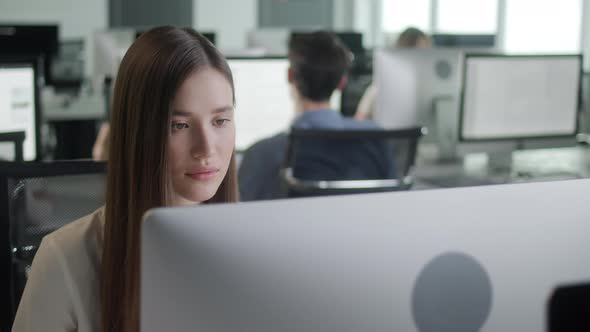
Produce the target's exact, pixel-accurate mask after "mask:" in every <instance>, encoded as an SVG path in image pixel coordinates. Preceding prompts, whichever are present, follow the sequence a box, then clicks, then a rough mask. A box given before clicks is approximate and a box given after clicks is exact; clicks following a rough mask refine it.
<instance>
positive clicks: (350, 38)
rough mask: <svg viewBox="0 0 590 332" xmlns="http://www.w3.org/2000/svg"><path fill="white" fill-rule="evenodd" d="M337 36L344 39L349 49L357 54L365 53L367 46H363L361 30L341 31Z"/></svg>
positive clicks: (343, 41)
mask: <svg viewBox="0 0 590 332" xmlns="http://www.w3.org/2000/svg"><path fill="white" fill-rule="evenodd" d="M335 34H336V36H337V37H338V38H339V39H340V40H341V41H342V43H343V44H344V45H346V47H348V49H349V50H350V51H351V52H352V53H354V54H355V55H356V54H360V53H363V52H364V51H365V47H364V46H363V34H362V33H360V32H354V31H341V32H336V33H335Z"/></svg>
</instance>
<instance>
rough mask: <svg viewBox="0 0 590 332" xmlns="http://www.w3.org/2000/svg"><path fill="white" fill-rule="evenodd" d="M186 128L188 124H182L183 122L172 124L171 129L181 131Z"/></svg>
mask: <svg viewBox="0 0 590 332" xmlns="http://www.w3.org/2000/svg"><path fill="white" fill-rule="evenodd" d="M185 128H188V124H186V123H184V122H176V123H173V124H172V129H174V130H181V129H185Z"/></svg>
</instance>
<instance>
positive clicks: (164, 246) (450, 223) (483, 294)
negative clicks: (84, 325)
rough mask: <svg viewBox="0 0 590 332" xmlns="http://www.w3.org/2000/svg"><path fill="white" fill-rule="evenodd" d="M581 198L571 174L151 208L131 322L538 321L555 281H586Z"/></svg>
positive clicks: (271, 327)
mask: <svg viewBox="0 0 590 332" xmlns="http://www.w3.org/2000/svg"><path fill="white" fill-rule="evenodd" d="M539 193H542V195H539ZM589 196H590V180H577V181H560V182H545V183H532V184H518V185H503V186H480V187H474V188H461V189H448V190H423V191H418V192H406V193H403V192H402V193H399V192H398V193H386V194H371V195H346V196H337V197H329V198H315V199H294V200H277V201H267V202H254V203H241V204H215V205H209V206H202V205H201V206H195V207H185V208H168V209H158V210H152V211H150V212H148V213H147V215H146V219H145V220H144V222H143V224H142V239H141V245H142V248H141V257H142V258H141V259H142V260H141V264H140V265H141V269H142V270H141V273H140V275H141V278H142V280H141V296H140V298H141V309H140V310H141V314H140V316H141V331H144V332H151V331H195V330H196V331H200V330H204V331H218V332H226V331H260V332H270V331H273V332H274V331H307V332H325V331H481V332H492V331H546V330H547V329H546V315H547V311H546V304H547V302H548V300H549V297H550V295H551V293H552V292H553V290H554V288H555V287H557V286H558V285H562V284H569V283H574V282H583V281H588V280H590V265H589V264H588V261H590V242H589V241H588V234H589V233H590V223H589V222H588V213H587V211H588V197H589ZM425 204H428V208H425ZM417 239H419V240H417Z"/></svg>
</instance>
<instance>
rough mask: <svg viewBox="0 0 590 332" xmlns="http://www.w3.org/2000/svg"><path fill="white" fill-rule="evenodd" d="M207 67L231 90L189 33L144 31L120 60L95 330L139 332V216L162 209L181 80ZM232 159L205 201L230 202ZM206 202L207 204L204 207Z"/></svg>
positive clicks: (209, 50)
mask: <svg viewBox="0 0 590 332" xmlns="http://www.w3.org/2000/svg"><path fill="white" fill-rule="evenodd" d="M207 67H208V68H214V69H216V70H218V71H219V72H220V73H221V74H223V75H224V76H225V77H226V78H227V80H228V81H229V83H230V84H231V86H232V91H233V79H232V75H231V71H230V69H229V66H228V65H227V62H226V61H225V59H224V58H223V56H222V55H221V53H219V51H218V50H217V49H216V48H215V47H214V46H213V45H212V44H211V43H210V42H209V41H208V40H207V39H206V38H204V37H203V36H201V35H200V34H198V33H197V32H195V31H194V30H192V29H189V28H184V29H181V28H175V27H169V26H167V27H158V28H154V29H152V30H150V31H148V32H145V33H143V34H142V35H141V36H140V37H139V38H138V39H137V40H136V41H135V43H134V44H133V45H132V46H131V47H130V48H129V50H128V51H127V54H126V55H125V57H124V58H123V60H122V62H121V65H120V68H119V72H118V75H117V80H116V83H115V92H114V96H113V108H112V109H113V112H112V119H111V136H110V152H109V159H108V160H109V162H108V175H107V194H106V208H105V225H104V237H103V239H104V240H103V254H102V269H101V278H100V287H101V293H100V294H101V315H102V319H101V322H102V331H105V332H106V331H109V332H111V331H126V332H127V331H131V332H135V331H139V303H140V302H139V289H140V285H139V283H140V277H139V273H140V255H139V250H140V229H141V221H142V216H143V214H144V213H145V212H146V211H147V210H148V209H151V208H154V207H159V206H164V205H166V191H167V188H168V185H169V179H168V176H167V168H168V165H167V164H166V156H167V153H168V152H167V148H166V147H167V140H168V135H169V130H170V124H169V123H170V110H171V106H172V102H173V99H174V96H175V94H176V92H177V90H178V89H179V88H180V86H181V85H182V83H183V82H184V81H185V80H186V79H187V78H188V76H189V75H190V74H192V73H194V72H196V71H198V70H200V69H203V68H207ZM237 199H238V194H237V181H236V170H235V162H234V157H233V156H232V158H231V162H230V165H229V169H228V171H227V174H226V176H225V178H224V179H223V182H222V183H221V185H220V187H219V189H218V190H217V193H216V194H215V195H214V196H213V197H212V198H211V199H210V200H209V201H208V202H234V201H237ZM205 203H207V202H205Z"/></svg>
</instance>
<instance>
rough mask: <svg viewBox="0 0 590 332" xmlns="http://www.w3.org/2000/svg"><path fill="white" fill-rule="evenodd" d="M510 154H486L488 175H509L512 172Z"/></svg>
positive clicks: (500, 152)
mask: <svg viewBox="0 0 590 332" xmlns="http://www.w3.org/2000/svg"><path fill="white" fill-rule="evenodd" d="M512 152H513V151H498V152H490V153H488V165H487V166H488V167H487V168H488V173H489V174H510V172H511V171H512Z"/></svg>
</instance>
